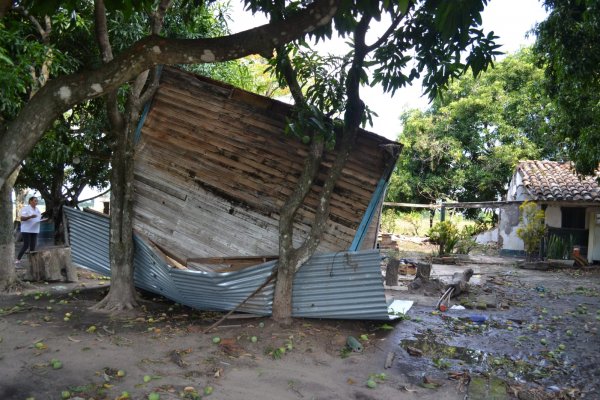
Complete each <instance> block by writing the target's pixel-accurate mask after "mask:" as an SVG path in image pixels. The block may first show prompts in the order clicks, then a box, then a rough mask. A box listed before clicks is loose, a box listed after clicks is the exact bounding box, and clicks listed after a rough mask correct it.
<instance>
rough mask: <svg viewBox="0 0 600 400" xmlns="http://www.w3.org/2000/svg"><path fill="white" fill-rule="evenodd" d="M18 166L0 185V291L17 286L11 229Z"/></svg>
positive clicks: (13, 241) (12, 232)
mask: <svg viewBox="0 0 600 400" xmlns="http://www.w3.org/2000/svg"><path fill="white" fill-rule="evenodd" d="M19 170H20V168H17V169H16V170H15V172H13V173H12V175H11V176H10V177H9V178H8V179H7V181H6V183H5V184H4V185H3V186H2V187H0V292H8V291H11V290H13V289H14V288H15V287H17V286H18V284H19V280H18V279H17V273H16V271H15V239H14V231H13V210H12V188H13V185H14V183H15V180H16V179H17V175H19Z"/></svg>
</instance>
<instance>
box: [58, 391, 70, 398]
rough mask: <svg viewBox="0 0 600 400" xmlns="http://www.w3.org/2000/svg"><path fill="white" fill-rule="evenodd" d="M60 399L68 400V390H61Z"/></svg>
mask: <svg viewBox="0 0 600 400" xmlns="http://www.w3.org/2000/svg"><path fill="white" fill-rule="evenodd" d="M60 397H62V398H63V399H68V398H70V397H71V392H69V391H68V390H63V391H62V392H61V393H60Z"/></svg>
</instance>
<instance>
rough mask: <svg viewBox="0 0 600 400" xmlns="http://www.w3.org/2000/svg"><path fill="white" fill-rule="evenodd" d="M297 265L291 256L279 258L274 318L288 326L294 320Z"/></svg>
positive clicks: (274, 297)
mask: <svg viewBox="0 0 600 400" xmlns="http://www.w3.org/2000/svg"><path fill="white" fill-rule="evenodd" d="M296 268H297V266H296V265H294V264H293V263H292V262H291V260H290V259H289V257H287V258H286V259H283V258H281V257H280V258H279V261H278V263H277V281H276V285H275V293H274V295H273V320H275V321H276V322H277V323H279V324H281V325H284V326H287V325H290V324H291V322H292V311H293V310H292V293H293V289H294V288H293V286H294V285H293V283H294V275H295V272H296Z"/></svg>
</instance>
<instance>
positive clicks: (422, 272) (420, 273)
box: [415, 263, 431, 282]
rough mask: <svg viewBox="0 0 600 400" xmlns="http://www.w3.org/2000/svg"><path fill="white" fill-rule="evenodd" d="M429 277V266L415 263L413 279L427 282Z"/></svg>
mask: <svg viewBox="0 0 600 400" xmlns="http://www.w3.org/2000/svg"><path fill="white" fill-rule="evenodd" d="M430 277H431V264H423V263H417V273H416V276H415V279H417V278H420V279H421V280H422V281H425V282H427V281H429V278H430Z"/></svg>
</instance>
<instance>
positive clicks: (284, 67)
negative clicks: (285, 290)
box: [277, 46, 324, 258]
mask: <svg viewBox="0 0 600 400" xmlns="http://www.w3.org/2000/svg"><path fill="white" fill-rule="evenodd" d="M277 51H278V53H279V54H278V56H279V57H281V58H280V62H279V66H280V68H281V72H282V74H283V77H284V79H285V81H286V83H287V85H288V87H289V88H290V92H291V94H292V97H293V98H294V101H295V103H296V105H297V106H298V107H304V106H305V104H306V99H305V97H304V94H303V93H302V89H301V88H300V84H299V83H298V77H297V74H296V71H294V69H293V68H292V65H291V61H290V58H289V55H288V54H287V53H286V52H285V49H284V48H283V46H280V47H279V48H278V50H277ZM312 136H313V137H312V140H311V144H310V150H309V152H308V155H307V157H306V159H305V160H304V166H303V168H302V173H301V174H300V177H299V178H298V182H297V184H296V186H295V187H294V191H293V192H292V194H291V195H290V196H289V197H288V198H287V199H286V201H285V203H284V205H283V206H282V207H281V211H280V217H279V235H280V238H279V240H280V242H281V243H280V246H279V250H280V258H284V257H285V253H289V254H290V255H292V256H293V254H294V249H293V233H294V229H293V226H294V218H295V216H296V214H297V213H298V210H299V209H300V206H301V205H302V203H303V202H304V199H305V198H306V196H307V195H308V194H309V193H310V189H311V187H312V184H313V182H314V179H315V177H316V176H317V174H318V172H319V166H320V165H321V161H322V159H323V147H324V143H323V140H322V139H320V138H317V137H316V135H312Z"/></svg>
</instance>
